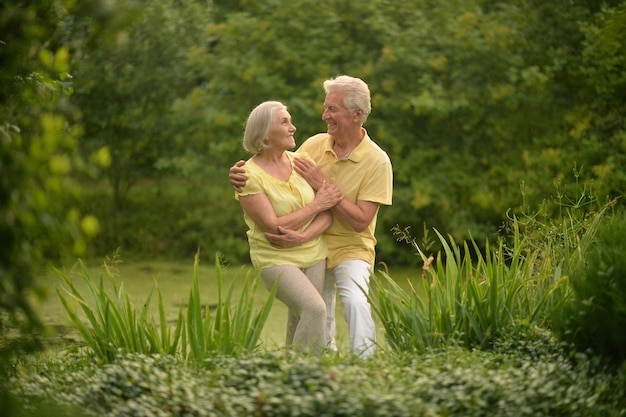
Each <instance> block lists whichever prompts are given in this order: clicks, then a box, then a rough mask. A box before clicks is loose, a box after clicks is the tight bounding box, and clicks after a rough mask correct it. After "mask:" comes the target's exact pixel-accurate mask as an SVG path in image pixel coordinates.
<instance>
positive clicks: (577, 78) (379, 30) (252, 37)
mask: <svg viewBox="0 0 626 417" xmlns="http://www.w3.org/2000/svg"><path fill="white" fill-rule="evenodd" d="M0 22H1V25H2V31H1V34H2V35H1V36H2V37H1V39H0V41H1V42H0V59H1V60H2V71H1V72H0V83H1V90H0V94H1V96H2V102H1V103H0V118H1V120H0V134H1V137H0V144H1V148H0V164H1V165H0V166H1V170H2V176H1V178H0V188H1V189H0V197H1V198H0V204H1V207H2V218H0V233H1V234H2V239H1V240H0V242H1V243H0V244H1V245H2V250H0V258H1V261H2V265H1V269H0V272H1V273H2V277H0V285H2V287H1V291H0V302H1V303H2V304H1V305H0V307H1V309H2V310H4V311H9V312H15V311H22V312H27V314H28V307H27V303H26V302H22V301H24V300H25V295H24V291H25V290H24V289H25V288H28V286H29V283H30V278H29V277H31V276H32V274H33V272H32V270H33V269H34V268H37V267H39V266H41V265H42V264H43V263H45V262H48V261H58V260H59V259H62V258H64V257H67V256H70V257H76V256H81V257H96V258H101V257H103V256H106V255H108V254H110V253H112V252H113V251H115V250H116V249H118V248H120V249H121V253H122V254H123V256H124V257H125V258H133V257H136V258H142V259H146V258H147V259H152V258H155V257H167V258H175V259H176V258H178V259H191V257H192V256H193V254H194V253H195V252H196V250H197V249H198V248H200V250H201V251H202V252H203V253H205V254H208V255H209V256H212V255H214V254H216V253H217V252H220V253H222V254H223V256H224V257H225V258H226V260H227V261H229V262H231V263H246V262H248V255H247V254H248V247H247V242H246V240H245V239H246V238H245V224H244V222H243V219H242V214H241V210H240V208H239V206H238V204H237V203H236V201H235V200H234V199H233V195H232V190H231V189H230V188H229V184H228V180H227V173H228V168H229V167H230V166H231V165H232V164H233V163H234V162H235V161H237V160H239V159H245V158H247V157H248V155H246V153H245V152H244V151H243V148H242V146H241V136H242V132H243V124H244V122H245V119H246V117H247V114H248V112H249V111H250V109H252V108H253V107H254V106H255V105H256V104H258V103H259V102H261V101H264V100H269V99H275V100H281V101H283V102H285V103H286V104H287V105H288V106H289V108H290V111H291V113H292V116H293V120H294V123H295V124H296V126H297V127H298V132H297V142H298V143H302V142H303V141H304V140H305V139H306V138H307V137H308V136H310V135H313V134H315V133H317V132H320V131H324V130H325V124H324V123H323V122H322V121H321V119H320V116H321V113H322V106H323V98H324V97H323V90H322V87H321V83H322V81H323V80H325V79H326V78H329V77H333V76H336V75H338V74H349V75H353V76H357V77H360V78H362V79H364V80H365V81H366V82H367V83H368V84H369V86H370V89H371V92H372V101H373V103H372V104H373V106H372V107H373V112H372V115H371V116H370V118H369V119H368V121H367V123H366V128H367V129H368V131H369V133H370V136H371V137H372V138H373V139H374V140H375V141H376V142H378V143H379V144H380V146H381V147H382V148H383V149H385V150H386V151H387V152H388V154H389V156H390V158H391V160H392V163H393V167H394V175H395V189H394V203H393V206H391V207H385V208H382V209H381V212H380V216H379V223H378V229H377V237H378V239H379V244H378V260H379V261H382V262H386V263H388V264H393V265H398V266H400V265H413V264H418V263H419V259H418V258H417V257H416V256H415V253H414V251H412V250H411V248H410V247H408V246H407V245H406V244H405V243H403V242H397V241H396V237H395V236H394V234H393V233H392V231H391V229H392V228H393V227H394V226H396V225H399V226H400V228H405V227H408V226H412V227H413V234H414V235H417V237H418V238H419V236H420V235H421V233H422V232H423V230H424V229H429V228H433V227H434V228H436V229H437V230H439V231H440V232H441V233H442V234H450V235H451V236H453V237H454V239H455V240H456V241H459V242H460V241H463V240H465V239H467V238H469V237H470V236H471V237H473V238H474V239H475V240H476V242H483V241H484V240H485V238H493V237H495V236H496V234H497V233H498V230H499V228H500V227H501V225H502V224H503V222H504V221H505V220H506V216H507V212H508V214H509V215H511V214H516V213H522V212H527V209H528V207H541V206H542V202H543V201H545V200H546V199H554V198H556V199H557V200H558V201H559V202H560V204H561V205H562V206H568V205H575V204H576V200H575V197H572V196H576V195H580V193H581V192H583V193H584V194H585V195H586V196H587V197H589V196H592V197H593V198H594V199H596V200H597V201H600V202H604V201H609V200H611V199H613V198H616V197H617V198H619V197H621V196H622V195H623V194H624V190H625V185H626V170H625V169H624V167H625V166H626V128H625V125H624V115H625V114H626V98H625V97H626V91H625V90H626V71H625V66H626V65H625V64H626V62H625V60H626V54H625V46H624V39H625V37H624V35H625V34H626V1H623V0H622V1H617V0H608V1H602V2H598V1H595V0H594V1H591V0H554V1H551V2H544V1H540V0H524V1H521V0H509V1H504V0H502V1H497V0H410V1H409V0H394V1H390V0H367V1H365V0H267V1H263V2H259V1H252V0H238V1H232V0H228V1H224V0H219V1H218V0H214V1H207V0H158V1H156V0H152V1H141V0H108V1H101V0H87V1H80V2H76V1H70V0H44V1H41V2H37V3H34V2H33V3H29V2H26V3H24V2H19V1H11V0H7V1H5V2H3V5H2V9H1V12H0ZM618 201H619V202H618V204H619V205H621V204H623V202H622V201H621V200H618ZM591 207H592V205H590V209H591ZM560 214H561V212H560V211H559V210H555V211H554V212H550V213H542V215H544V216H548V217H558V216H559V215H560ZM3 317H4V316H3Z"/></svg>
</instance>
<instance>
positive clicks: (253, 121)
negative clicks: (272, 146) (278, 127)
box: [243, 101, 287, 154]
mask: <svg viewBox="0 0 626 417" xmlns="http://www.w3.org/2000/svg"><path fill="white" fill-rule="evenodd" d="M279 110H287V106H285V105H284V104H283V103H281V102H280V101H264V102H263V103H261V104H259V105H258V106H256V107H255V108H254V109H252V111H251V112H250V115H249V116H248V120H246V129H245V131H244V133H243V147H244V149H245V150H246V151H248V152H250V153H253V154H256V153H259V152H262V151H263V150H264V149H265V148H266V147H267V145H266V144H265V139H266V138H267V135H268V134H269V133H270V130H272V125H273V124H274V117H275V116H276V113H278V111H279Z"/></svg>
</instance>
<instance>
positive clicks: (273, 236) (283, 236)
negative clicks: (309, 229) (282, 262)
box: [265, 226, 304, 249]
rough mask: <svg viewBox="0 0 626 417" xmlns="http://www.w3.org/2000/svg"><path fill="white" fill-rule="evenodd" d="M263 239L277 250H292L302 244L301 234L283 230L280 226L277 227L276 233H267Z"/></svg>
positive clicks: (295, 231)
mask: <svg viewBox="0 0 626 417" xmlns="http://www.w3.org/2000/svg"><path fill="white" fill-rule="evenodd" d="M265 237H266V238H267V240H269V241H270V243H271V244H272V246H273V247H275V248H278V249H287V248H293V247H294V246H298V245H301V244H303V243H304V238H303V237H302V233H300V232H298V231H297V230H291V229H285V228H284V227H282V226H278V233H270V232H267V233H265Z"/></svg>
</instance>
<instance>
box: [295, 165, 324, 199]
mask: <svg viewBox="0 0 626 417" xmlns="http://www.w3.org/2000/svg"><path fill="white" fill-rule="evenodd" d="M293 164H294V166H295V168H296V172H297V173H298V174H300V175H301V176H302V177H303V178H304V179H305V180H306V182H308V183H309V185H310V186H311V187H313V189H314V190H315V191H317V190H319V189H320V188H322V185H323V184H324V181H326V178H325V177H324V174H323V173H322V170H321V169H320V168H319V167H318V166H317V165H315V163H313V162H312V161H310V160H308V159H305V158H298V157H295V158H294V159H293Z"/></svg>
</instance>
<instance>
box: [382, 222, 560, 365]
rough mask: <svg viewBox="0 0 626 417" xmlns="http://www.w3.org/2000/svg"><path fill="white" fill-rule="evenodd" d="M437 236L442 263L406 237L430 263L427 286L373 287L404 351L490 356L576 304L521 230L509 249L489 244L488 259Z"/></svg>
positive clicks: (389, 330) (389, 332)
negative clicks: (509, 338) (472, 350)
mask: <svg viewBox="0 0 626 417" xmlns="http://www.w3.org/2000/svg"><path fill="white" fill-rule="evenodd" d="M399 232H400V233H406V232H405V231H399ZM437 236H438V237H439V240H440V242H441V245H442V247H443V248H444V250H443V251H442V252H441V253H439V254H438V255H437V257H436V259H427V258H426V255H425V253H424V251H423V250H422V249H421V248H420V246H419V245H418V244H417V243H416V242H415V240H413V239H411V238H410V236H404V239H405V240H408V241H409V242H410V243H411V244H412V245H413V246H414V248H415V249H416V250H417V251H418V253H419V254H420V256H421V257H422V259H423V260H424V263H425V266H426V268H425V270H424V277H423V280H422V284H423V285H418V286H417V288H415V287H413V286H412V285H411V287H410V288H411V289H410V291H408V292H407V291H405V290H404V289H403V288H402V287H401V286H399V285H398V284H396V283H395V282H394V280H393V279H391V277H389V276H388V275H387V274H386V273H384V272H381V273H380V276H379V277H378V279H376V280H374V285H373V289H374V290H373V291H372V295H371V296H370V298H371V300H372V307H373V309H374V311H375V312H376V314H377V315H378V317H379V318H380V319H381V322H382V325H383V327H384V330H385V336H386V338H387V341H388V342H389V344H390V346H391V347H392V348H393V349H395V350H397V351H405V352H418V353H423V352H424V351H426V350H427V349H429V348H439V347H443V346H449V345H455V344H462V345H463V346H466V347H479V348H486V347H489V345H490V344H491V343H493V341H494V340H496V339H497V338H499V337H500V336H502V335H505V334H507V333H510V332H511V329H513V328H517V327H520V326H522V327H523V326H545V325H546V323H547V321H548V320H549V318H550V317H551V316H552V315H553V313H554V311H555V309H559V308H560V306H561V305H562V303H563V302H564V300H566V299H567V297H568V296H569V289H568V282H567V280H566V279H565V278H563V277H562V276H561V274H560V271H559V269H558V268H555V267H554V265H553V264H552V259H551V258H543V257H542V256H541V255H542V253H541V252H539V251H537V250H535V249H533V248H531V247H529V245H528V243H527V242H526V240H525V239H524V238H523V237H522V236H521V235H520V233H519V227H518V224H517V222H515V223H514V234H513V237H512V245H511V246H510V247H507V246H506V245H505V244H504V241H501V242H500V243H499V244H498V245H497V246H495V247H492V246H491V245H490V243H489V242H487V243H486V244H485V250H484V254H482V253H481V251H480V250H479V248H478V245H476V243H475V242H474V241H471V242H470V243H467V242H466V243H464V244H463V245H458V244H457V243H455V242H454V240H453V239H452V238H449V240H447V239H445V238H444V237H443V236H442V235H441V234H439V233H438V232H437ZM431 261H434V262H433V263H432V264H430V263H431Z"/></svg>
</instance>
